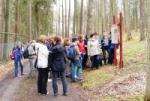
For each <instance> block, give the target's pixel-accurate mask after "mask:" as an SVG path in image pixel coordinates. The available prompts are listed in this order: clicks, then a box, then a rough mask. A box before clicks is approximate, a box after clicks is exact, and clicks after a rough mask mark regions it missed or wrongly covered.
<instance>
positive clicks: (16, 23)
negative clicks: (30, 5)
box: [15, 0, 19, 41]
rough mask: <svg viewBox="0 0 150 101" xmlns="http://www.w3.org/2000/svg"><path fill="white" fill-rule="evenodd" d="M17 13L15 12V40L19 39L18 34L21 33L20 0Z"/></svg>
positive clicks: (17, 2)
mask: <svg viewBox="0 0 150 101" xmlns="http://www.w3.org/2000/svg"><path fill="white" fill-rule="evenodd" d="M15 3H16V5H15V6H16V14H15V41H17V36H18V34H19V0H16V2H15Z"/></svg>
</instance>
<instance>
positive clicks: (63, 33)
mask: <svg viewBox="0 0 150 101" xmlns="http://www.w3.org/2000/svg"><path fill="white" fill-rule="evenodd" d="M62 35H63V37H65V32H64V2H63V0H62Z"/></svg>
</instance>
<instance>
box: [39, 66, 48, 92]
mask: <svg viewBox="0 0 150 101" xmlns="http://www.w3.org/2000/svg"><path fill="white" fill-rule="evenodd" d="M47 82H48V68H38V83H37V87H38V93H41V94H47Z"/></svg>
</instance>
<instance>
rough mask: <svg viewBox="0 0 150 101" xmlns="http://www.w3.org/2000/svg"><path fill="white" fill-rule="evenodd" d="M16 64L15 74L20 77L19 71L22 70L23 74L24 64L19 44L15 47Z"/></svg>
mask: <svg viewBox="0 0 150 101" xmlns="http://www.w3.org/2000/svg"><path fill="white" fill-rule="evenodd" d="M13 52H14V64H15V69H14V76H15V77H18V76H20V75H19V73H20V72H21V75H23V65H22V63H21V59H22V54H21V49H20V47H19V46H17V47H16V48H14V51H13Z"/></svg>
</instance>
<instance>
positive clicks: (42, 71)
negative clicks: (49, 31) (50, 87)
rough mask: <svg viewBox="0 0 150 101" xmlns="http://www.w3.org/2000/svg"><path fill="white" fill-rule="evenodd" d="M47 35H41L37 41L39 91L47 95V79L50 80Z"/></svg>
mask: <svg viewBox="0 0 150 101" xmlns="http://www.w3.org/2000/svg"><path fill="white" fill-rule="evenodd" d="M46 39H47V37H46V36H45V35H41V36H40V37H39V40H38V41H39V42H38V43H36V45H35V47H36V54H37V66H36V67H37V69H38V84H37V86H38V93H39V94H40V95H47V94H48V91H47V81H48V55H49V50H48V48H47V46H46V44H45V42H46Z"/></svg>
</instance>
